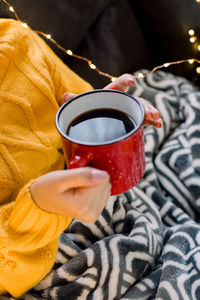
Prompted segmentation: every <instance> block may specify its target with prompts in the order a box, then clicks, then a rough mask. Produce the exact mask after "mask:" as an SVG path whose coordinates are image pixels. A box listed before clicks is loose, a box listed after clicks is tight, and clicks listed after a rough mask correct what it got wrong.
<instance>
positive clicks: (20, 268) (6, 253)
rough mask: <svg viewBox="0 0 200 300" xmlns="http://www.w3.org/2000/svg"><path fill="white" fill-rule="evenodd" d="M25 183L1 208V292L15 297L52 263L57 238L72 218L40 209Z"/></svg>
mask: <svg viewBox="0 0 200 300" xmlns="http://www.w3.org/2000/svg"><path fill="white" fill-rule="evenodd" d="M31 184H32V181H30V182H29V183H28V184H27V185H26V186H24V187H23V188H22V189H21V190H20V192H19V194H18V196H17V199H16V201H15V202H12V203H9V204H7V205H3V206H2V207H1V209H0V233H1V234H0V243H1V245H0V291H1V288H3V290H4V291H7V292H9V293H10V294H11V295H13V296H14V297H19V296H21V295H22V294H23V293H24V292H26V291H27V290H29V289H30V288H32V287H33V286H34V285H35V284H37V283H38V282H39V281H40V280H41V279H42V278H43V277H44V276H45V275H46V274H47V272H48V271H49V270H50V269H51V267H52V266H53V264H54V261H55V256H56V252H57V248H58V237H59V235H60V234H61V233H62V232H63V231H64V229H66V228H67V227H68V226H69V224H70V222H71V220H72V219H71V218H67V217H64V216H61V215H56V214H53V213H48V212H45V211H43V210H41V209H40V208H39V207H37V205H36V204H35V203H34V202H33V201H32V199H31V194H30V192H29V187H30V185H31Z"/></svg>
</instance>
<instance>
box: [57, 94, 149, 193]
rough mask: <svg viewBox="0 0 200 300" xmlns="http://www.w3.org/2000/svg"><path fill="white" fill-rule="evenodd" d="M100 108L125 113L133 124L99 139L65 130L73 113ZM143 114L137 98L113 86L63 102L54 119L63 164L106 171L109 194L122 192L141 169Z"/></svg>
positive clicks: (143, 156) (139, 178)
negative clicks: (88, 139)
mask: <svg viewBox="0 0 200 300" xmlns="http://www.w3.org/2000/svg"><path fill="white" fill-rule="evenodd" d="M102 108H103V109H114V110H118V111H120V112H122V113H125V114H126V115H129V116H130V117H131V118H132V119H133V120H134V123H135V127H134V128H133V129H132V130H131V131H130V132H128V133H126V134H124V135H122V136H120V137H118V138H114V139H111V140H106V141H103V142H102V141H101V142H96V141H95V142H86V141H82V140H81V136H80V137H79V138H78V139H77V138H76V139H74V138H72V137H70V136H69V135H68V134H67V131H68V127H69V125H70V124H71V122H72V121H73V120H74V119H76V118H77V116H79V115H82V114H83V113H85V112H88V111H91V110H98V109H102ZM144 114H145V113H144V108H143V106H142V104H141V103H140V102H139V101H138V100H137V98H135V97H133V96H131V95H129V94H127V93H124V92H121V91H117V90H108V89H107V90H106V89H102V90H93V91H90V92H86V93H82V94H79V95H77V96H75V97H74V98H72V99H70V100H69V101H67V102H65V103H64V104H63V105H62V106H61V107H60V108H59V110H58V112H57V114H56V118H55V122H56V127H57V129H58V131H59V133H60V134H61V137H62V144H63V151H64V156H65V160H66V164H67V168H68V169H72V168H79V167H84V166H91V167H94V168H97V169H100V170H104V171H107V172H108V173H109V175H110V182H111V184H112V189H111V195H117V194H121V193H124V192H125V191H127V190H129V189H130V188H132V187H133V186H135V185H136V184H137V183H138V182H139V181H140V180H141V179H142V177H143V175H144V171H145V155H144V137H143V125H142V124H143V121H144ZM91 129H92V128H91ZM108 129H109V128H107V129H106V130H108ZM83 133H84V128H83Z"/></svg>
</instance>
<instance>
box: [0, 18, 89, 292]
mask: <svg viewBox="0 0 200 300" xmlns="http://www.w3.org/2000/svg"><path fill="white" fill-rule="evenodd" d="M91 89H92V87H91V86H90V85H89V84H88V83H86V82H85V81H83V80H82V79H81V78H79V77H78V76H77V75H76V74H75V73H73V72H72V71H71V70H70V69H69V68H68V67H66V66H65V65H64V64H63V63H62V61H61V60H60V59H59V58H58V57H57V56H56V55H55V54H54V53H53V51H51V49H50V48H49V47H48V46H47V45H46V44H45V42H44V41H43V40H42V39H41V38H39V37H38V36H37V34H35V33H34V32H33V31H31V30H30V29H29V28H23V27H22V26H21V23H20V22H18V21H14V20H6V19H0V173H1V176H0V295H2V294H4V293H10V294H11V295H12V296H14V297H19V296H20V295H22V294H23V293H25V292H26V291H27V290H29V289H30V288H31V287H33V286H34V285H35V284H37V283H38V282H39V281H40V280H41V279H42V278H43V277H44V276H45V275H46V274H47V273H48V272H49V271H50V269H51V267H52V266H53V263H54V260H55V256H56V253H57V248H58V239H59V235H60V234H61V233H62V232H63V230H65V229H66V228H67V227H68V225H69V223H70V222H71V219H70V218H67V217H64V216H61V215H56V214H53V213H48V212H45V211H43V210H42V209H40V208H39V207H37V205H35V204H34V202H33V201H32V199H31V196H30V193H29V187H30V184H31V182H32V180H33V179H35V178H37V177H38V176H40V175H42V174H44V173H47V172H49V171H52V170H56V169H62V168H63V165H64V162H63V157H62V155H61V154H60V152H59V151H58V149H59V148H60V147H61V140H60V136H59V134H58V132H57V130H56V128H55V125H54V118H55V114H56V111H57V110H58V108H59V100H60V99H61V97H62V94H63V93H64V92H66V91H68V92H72V93H80V92H84V91H87V90H91Z"/></svg>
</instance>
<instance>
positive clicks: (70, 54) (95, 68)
mask: <svg viewBox="0 0 200 300" xmlns="http://www.w3.org/2000/svg"><path fill="white" fill-rule="evenodd" d="M0 1H3V2H4V3H5V4H6V5H7V6H8V8H9V10H10V11H11V12H12V13H14V15H15V18H16V19H17V21H19V22H20V23H21V25H22V26H23V27H24V28H28V25H27V23H23V22H22V21H21V20H20V18H19V17H18V15H17V13H16V11H15V9H14V7H13V6H11V5H10V4H9V3H8V1H7V0H0ZM196 2H198V3H200V0H196ZM34 31H35V32H36V33H38V34H39V35H42V36H44V37H45V38H46V39H48V40H50V41H51V42H52V43H53V44H55V45H56V46H57V47H58V48H59V49H61V50H62V51H63V52H65V53H66V54H67V55H69V56H73V57H75V58H77V59H80V60H83V61H85V62H87V63H88V65H89V67H90V68H91V69H92V70H95V71H96V72H97V73H98V74H100V75H102V76H105V77H107V78H110V80H111V81H115V80H116V79H117V77H115V76H112V75H110V74H108V73H105V72H102V71H101V70H100V69H99V68H97V66H96V65H95V64H93V62H92V61H91V60H89V59H87V58H86V57H83V56H80V55H77V54H74V53H73V52H72V50H70V49H68V50H66V49H65V48H64V47H62V46H61V45H59V44H58V43H57V42H56V41H55V40H54V39H53V38H52V36H51V34H45V33H44V32H42V31H38V30H34ZM188 34H189V36H190V38H189V40H190V42H191V43H195V42H196V41H197V37H196V36H195V35H194V34H195V31H194V29H190V30H188ZM197 50H198V51H200V45H198V46H197ZM187 62H189V64H193V63H194V62H196V63H198V64H200V60H198V59H196V58H191V59H184V60H178V61H174V62H165V63H164V64H162V65H160V66H157V67H154V68H153V69H152V70H151V71H149V72H148V73H145V74H143V73H142V72H140V73H138V74H137V75H135V76H134V77H135V78H139V79H141V78H145V77H147V76H148V75H150V74H152V73H154V72H155V71H157V70H158V69H162V68H167V67H169V66H171V65H177V64H182V63H187ZM196 72H197V73H198V74H200V67H197V68H196Z"/></svg>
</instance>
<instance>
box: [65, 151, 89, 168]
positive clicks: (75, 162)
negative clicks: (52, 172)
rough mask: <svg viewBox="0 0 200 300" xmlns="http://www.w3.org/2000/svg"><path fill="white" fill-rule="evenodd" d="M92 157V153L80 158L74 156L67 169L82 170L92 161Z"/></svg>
mask: <svg viewBox="0 0 200 300" xmlns="http://www.w3.org/2000/svg"><path fill="white" fill-rule="evenodd" d="M93 158H94V156H93V154H92V153H87V154H86V155H83V156H80V155H74V157H72V159H71V160H70V162H69V169H74V168H82V167H86V166H87V164H88V163H89V162H90V161H91V160H93Z"/></svg>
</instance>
